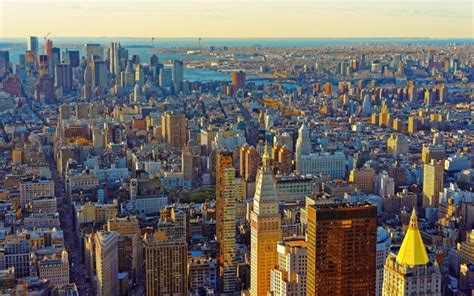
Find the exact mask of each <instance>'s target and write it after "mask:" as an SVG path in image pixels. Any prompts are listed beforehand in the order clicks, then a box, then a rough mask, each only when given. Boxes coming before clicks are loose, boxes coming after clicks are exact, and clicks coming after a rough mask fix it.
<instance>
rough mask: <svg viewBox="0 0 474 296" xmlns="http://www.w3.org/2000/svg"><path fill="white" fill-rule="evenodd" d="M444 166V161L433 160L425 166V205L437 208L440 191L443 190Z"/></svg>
mask: <svg viewBox="0 0 474 296" xmlns="http://www.w3.org/2000/svg"><path fill="white" fill-rule="evenodd" d="M443 186H444V168H443V163H442V162H437V161H435V160H431V163H425V164H424V166H423V207H428V208H436V207H437V206H438V204H439V193H440V192H442V191H443Z"/></svg>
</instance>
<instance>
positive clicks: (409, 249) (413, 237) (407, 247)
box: [397, 209, 429, 266]
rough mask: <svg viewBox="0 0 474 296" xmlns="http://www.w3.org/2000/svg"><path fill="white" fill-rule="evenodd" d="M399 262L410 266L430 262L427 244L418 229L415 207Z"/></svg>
mask: <svg viewBox="0 0 474 296" xmlns="http://www.w3.org/2000/svg"><path fill="white" fill-rule="evenodd" d="M397 262H398V263H400V264H405V265H409V266H415V265H423V264H427V263H428V262H429V259H428V255H427V254H426V249H425V245H424V244H423V240H422V239H421V234H420V230H419V229H418V218H417V216H416V211H415V209H413V212H412V213H411V218H410V225H409V226H408V230H407V233H406V234H405V238H404V239H403V242H402V246H401V247H400V250H399V251H398V255H397Z"/></svg>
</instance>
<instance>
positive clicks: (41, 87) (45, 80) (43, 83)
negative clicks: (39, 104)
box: [35, 75, 56, 104]
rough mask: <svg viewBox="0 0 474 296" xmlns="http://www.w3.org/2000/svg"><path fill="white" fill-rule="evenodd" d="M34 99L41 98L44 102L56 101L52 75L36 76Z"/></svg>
mask: <svg viewBox="0 0 474 296" xmlns="http://www.w3.org/2000/svg"><path fill="white" fill-rule="evenodd" d="M35 99H36V100H41V101H43V102H45V103H46V104H52V103H54V102H55V101H56V93H55V92H54V79H53V77H51V76H49V75H45V76H41V77H40V78H38V81H37V82H36V85H35Z"/></svg>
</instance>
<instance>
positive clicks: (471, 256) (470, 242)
mask: <svg viewBox="0 0 474 296" xmlns="http://www.w3.org/2000/svg"><path fill="white" fill-rule="evenodd" d="M457 251H458V254H459V263H461V264H463V263H465V264H469V263H473V262H474V230H471V231H470V232H468V233H467V236H466V241H464V242H461V243H459V244H458V246H457Z"/></svg>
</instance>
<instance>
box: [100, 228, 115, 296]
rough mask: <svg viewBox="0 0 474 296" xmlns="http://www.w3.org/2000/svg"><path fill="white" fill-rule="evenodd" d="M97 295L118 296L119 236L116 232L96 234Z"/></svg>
mask: <svg viewBox="0 0 474 296" xmlns="http://www.w3.org/2000/svg"><path fill="white" fill-rule="evenodd" d="M94 242H95V251H94V252H95V264H96V267H95V268H96V273H97V291H96V293H97V295H101V296H102V295H103V296H106V295H118V293H119V284H118V277H117V276H118V235H117V233H116V232H114V231H100V232H97V233H96V234H95V237H94Z"/></svg>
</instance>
